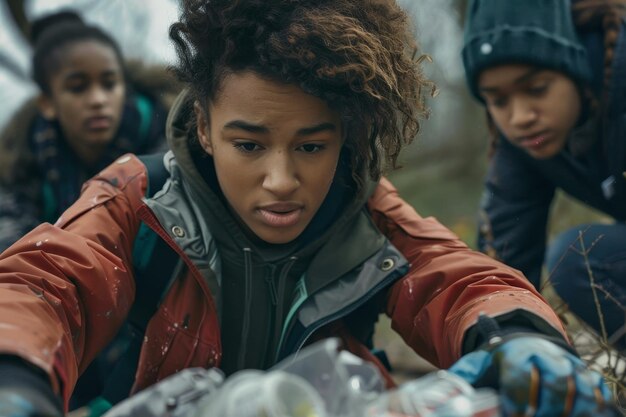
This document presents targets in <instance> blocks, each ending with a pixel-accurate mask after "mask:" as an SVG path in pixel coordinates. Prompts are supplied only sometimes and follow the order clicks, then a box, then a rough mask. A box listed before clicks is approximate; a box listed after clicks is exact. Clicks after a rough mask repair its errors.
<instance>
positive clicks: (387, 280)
mask: <svg viewBox="0 0 626 417" xmlns="http://www.w3.org/2000/svg"><path fill="white" fill-rule="evenodd" d="M407 270H408V265H406V266H404V267H399V268H397V269H395V270H394V271H393V272H391V273H390V274H388V275H387V276H386V277H385V278H384V279H383V280H382V281H380V282H379V283H378V284H376V285H375V286H374V288H372V289H371V290H369V291H368V292H367V294H366V295H364V296H363V297H361V298H359V299H358V300H356V301H355V302H353V303H352V304H350V305H349V306H346V307H345V308H343V309H341V310H339V311H338V312H336V313H334V314H331V315H329V316H326V317H323V318H321V319H319V320H318V321H316V322H314V323H313V324H311V325H310V326H309V327H308V328H306V329H305V330H304V333H303V334H302V336H301V337H300V339H299V340H298V342H297V343H296V344H295V346H296V348H295V349H294V350H293V352H298V351H299V350H300V349H301V348H302V346H304V344H305V343H306V341H307V339H308V338H309V337H310V336H311V335H312V334H313V333H315V332H316V331H317V330H319V329H320V328H322V327H324V326H325V325H327V324H328V323H330V322H333V321H335V320H338V319H340V318H342V317H344V316H347V315H348V314H350V313H352V312H353V311H355V310H356V309H357V308H359V307H361V306H362V305H363V304H365V303H366V302H368V301H369V300H371V299H372V298H373V297H374V296H375V295H377V294H378V291H380V290H381V289H382V288H384V287H385V286H387V285H388V284H390V283H392V282H394V281H396V280H397V279H398V276H400V277H401V276H404V275H405V274H406V272H407ZM296 316H297V315H296V314H294V316H293V317H294V318H295V317H296ZM284 339H285V338H282V340H284ZM282 349H283V346H279V348H278V350H277V356H276V362H278V361H279V360H280V359H282V358H283V357H284V356H285V355H281V353H282V352H281V350H282ZM293 352H290V353H293Z"/></svg>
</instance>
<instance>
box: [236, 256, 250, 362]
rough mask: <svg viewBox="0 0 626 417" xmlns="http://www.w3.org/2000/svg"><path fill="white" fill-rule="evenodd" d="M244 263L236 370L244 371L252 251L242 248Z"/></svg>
mask: <svg viewBox="0 0 626 417" xmlns="http://www.w3.org/2000/svg"><path fill="white" fill-rule="evenodd" d="M243 258H244V263H245V284H244V285H245V288H244V297H245V298H244V303H245V304H244V311H243V324H242V326H241V345H240V346H241V350H240V351H239V359H238V368H239V369H244V364H245V360H246V353H247V349H246V346H247V345H248V343H247V342H248V333H249V332H250V310H251V304H252V250H251V249H250V248H243Z"/></svg>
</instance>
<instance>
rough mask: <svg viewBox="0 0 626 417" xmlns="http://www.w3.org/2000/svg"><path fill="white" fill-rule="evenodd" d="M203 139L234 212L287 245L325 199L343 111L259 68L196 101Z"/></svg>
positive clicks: (272, 239)
mask: <svg viewBox="0 0 626 417" xmlns="http://www.w3.org/2000/svg"><path fill="white" fill-rule="evenodd" d="M195 111H196V117H197V120H198V137H199V139H200V143H201V144H202V147H203V148H204V149H205V150H206V152H207V153H209V154H210V155H212V156H213V160H214V163H215V170H216V173H217V179H218V182H219V185H220V187H221V189H222V192H223V193H224V195H225V196H226V199H227V200H228V203H229V204H230V207H231V209H232V210H233V211H234V213H235V214H236V215H237V216H238V217H239V218H240V219H241V220H242V221H243V223H245V225H246V226H247V227H248V228H249V229H250V230H251V231H252V232H254V234H256V235H257V236H258V237H259V238H261V239H262V240H264V241H266V242H268V243H275V244H280V243H288V242H291V241H292V240H294V239H295V238H297V237H298V236H299V235H300V234H301V233H302V232H303V231H304V229H305V228H306V226H307V225H308V224H309V223H310V222H311V219H312V218H313V216H314V215H315V213H316V212H317V210H318V209H319V207H320V206H321V204H322V202H323V201H324V199H325V197H326V195H327V193H328V190H329V188H330V185H331V183H332V181H333V177H334V175H335V170H336V169H337V163H338V160H339V154H340V151H341V146H342V133H341V123H340V116H339V114H338V113H337V112H335V111H333V110H331V109H330V108H329V107H328V105H327V104H326V103H325V102H324V101H323V100H321V99H319V98H317V97H314V96H312V95H309V94H307V93H305V92H304V91H302V90H301V89H300V88H299V87H297V86H295V85H291V84H282V83H278V82H274V81H269V80H267V79H264V78H261V77H260V76H258V75H256V74H255V73H252V72H241V73H236V74H232V75H229V76H227V77H226V78H225V79H224V81H223V82H222V85H221V89H220V92H219V95H218V97H217V98H216V99H215V100H214V101H213V102H211V103H208V119H207V114H206V113H205V110H204V106H202V105H200V104H198V103H196V106H195Z"/></svg>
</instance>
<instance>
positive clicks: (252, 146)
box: [233, 142, 261, 153]
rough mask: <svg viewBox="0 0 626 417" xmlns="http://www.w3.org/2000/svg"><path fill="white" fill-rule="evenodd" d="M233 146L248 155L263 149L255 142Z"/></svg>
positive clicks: (238, 143)
mask: <svg viewBox="0 0 626 417" xmlns="http://www.w3.org/2000/svg"><path fill="white" fill-rule="evenodd" d="M233 146H234V147H235V148H236V149H238V150H240V151H241V152H246V153H250V152H254V151H258V150H260V149H261V147H260V146H259V145H257V144H256V143H254V142H237V143H235V144H234V145H233Z"/></svg>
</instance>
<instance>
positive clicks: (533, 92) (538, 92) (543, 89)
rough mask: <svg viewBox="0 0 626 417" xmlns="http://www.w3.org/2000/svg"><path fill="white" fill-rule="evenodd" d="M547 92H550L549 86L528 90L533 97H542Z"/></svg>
mask: <svg viewBox="0 0 626 417" xmlns="http://www.w3.org/2000/svg"><path fill="white" fill-rule="evenodd" d="M546 91H548V85H547V84H543V85H539V86H535V87H531V88H529V89H528V93H529V94H530V95H533V96H541V95H543V94H544V93H545V92H546Z"/></svg>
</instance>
